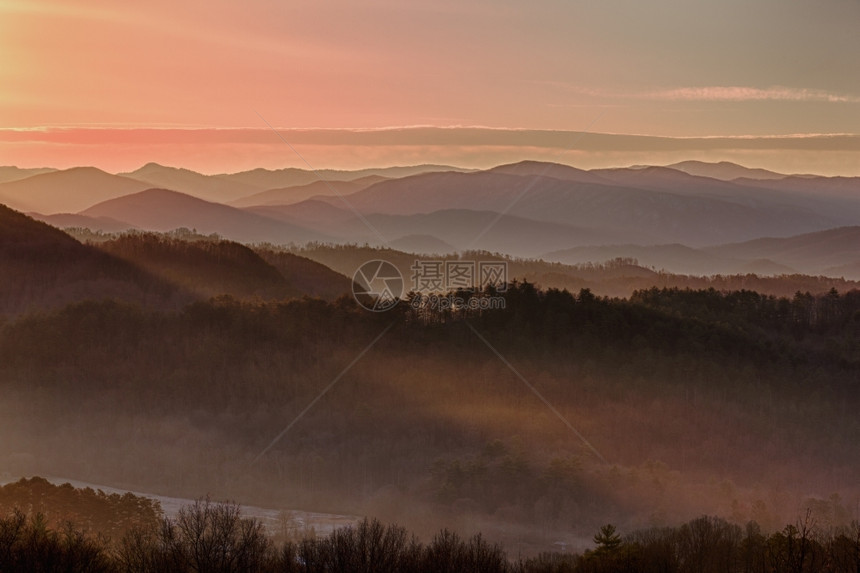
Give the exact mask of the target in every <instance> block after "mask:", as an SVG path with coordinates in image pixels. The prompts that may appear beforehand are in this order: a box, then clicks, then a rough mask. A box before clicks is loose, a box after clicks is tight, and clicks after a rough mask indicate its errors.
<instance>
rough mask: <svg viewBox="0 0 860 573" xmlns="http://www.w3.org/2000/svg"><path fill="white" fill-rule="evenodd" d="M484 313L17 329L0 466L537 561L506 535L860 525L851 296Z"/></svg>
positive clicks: (348, 310)
mask: <svg viewBox="0 0 860 573" xmlns="http://www.w3.org/2000/svg"><path fill="white" fill-rule="evenodd" d="M460 294H467V293H460ZM489 295H498V296H503V297H504V301H505V308H504V309H500V310H493V311H473V310H469V311H467V310H457V311H447V312H445V313H440V312H432V313H428V312H426V310H425V311H416V310H414V309H413V308H412V307H410V305H408V304H405V303H403V302H402V303H401V304H400V305H398V306H397V307H396V309H395V310H392V311H390V312H388V313H369V312H366V311H364V310H362V309H361V308H359V307H358V306H357V305H356V304H355V302H354V301H353V300H352V299H351V298H347V297H343V298H341V299H339V300H337V301H334V302H324V301H322V300H314V299H303V300H294V301H289V302H268V303H267V302H262V301H256V302H254V301H241V300H237V299H234V298H231V297H218V298H214V299H211V300H209V301H205V302H204V301H201V302H195V303H193V304H191V305H188V306H186V307H184V308H183V309H181V310H178V311H170V312H161V311H153V310H147V309H144V308H141V307H139V306H135V305H129V304H124V303H116V302H87V303H81V304H76V305H71V306H68V307H66V308H64V309H62V310H58V311H55V312H50V313H41V314H38V315H31V316H25V317H20V318H18V319H16V320H13V321H8V322H6V323H5V324H4V325H3V326H2V327H0V380H2V381H3V382H2V383H3V391H4V395H5V396H7V404H8V405H9V406H8V407H9V408H10V409H9V411H8V412H7V415H6V416H4V419H3V424H4V426H3V427H4V428H5V431H6V432H7V433H8V434H9V435H11V436H12V439H11V440H9V441H7V442H6V443H7V444H14V447H15V448H17V449H16V450H9V449H8V446H7V448H0V462H2V461H3V460H5V461H6V463H7V465H8V466H9V467H11V468H12V471H16V472H18V471H20V472H44V473H56V470H57V468H60V467H61V468H63V470H62V471H64V472H73V475H76V476H78V477H79V478H80V479H87V480H89V481H97V482H100V483H128V484H132V485H134V487H135V488H136V489H138V490H145V489H149V490H150V491H159V490H166V491H171V492H174V494H175V495H185V496H187V497H193V496H195V495H199V494H200V492H201V491H209V492H212V493H213V494H218V495H224V496H230V497H236V498H241V499H243V500H247V502H248V503H256V504H258V505H269V506H274V507H308V508H314V509H317V510H329V511H334V512H343V511H347V512H350V513H371V514H378V515H381V516H387V517H389V518H391V519H397V520H399V521H402V522H404V523H408V524H410V525H411V526H414V527H416V528H418V529H419V530H421V528H426V527H430V525H431V524H436V525H439V524H441V523H443V522H444V521H445V520H450V519H454V520H455V521H457V520H461V519H463V518H464V516H472V517H470V518H469V519H477V518H480V520H481V523H483V525H482V526H481V527H482V529H485V530H486V532H487V534H488V535H492V536H493V538H494V539H499V540H501V541H503V542H505V543H511V535H513V536H514V539H517V538H521V537H522V535H523V534H510V533H505V531H506V529H505V528H510V527H511V526H513V527H515V528H516V527H523V528H525V529H524V530H523V531H530V532H532V533H529V534H527V535H531V536H533V537H534V539H530V540H529V541H528V542H527V543H529V544H531V545H530V546H532V547H543V546H546V545H545V544H549V543H550V541H551V540H552V539H553V538H557V537H558V536H563V535H571V534H572V535H579V536H582V535H585V530H586V529H588V528H593V527H595V526H596V525H598V524H599V523H601V522H606V521H614V522H616V523H620V524H622V525H625V526H626V527H631V526H633V525H636V524H639V525H640V526H641V525H643V524H648V523H658V524H670V523H677V522H679V521H681V520H684V519H689V518H691V517H692V516H695V515H699V514H701V513H717V514H720V515H722V516H724V517H726V518H729V519H732V520H733V521H735V522H737V523H745V522H746V521H747V520H749V519H756V520H757V521H758V522H759V523H761V524H762V525H763V526H764V527H766V528H773V527H777V526H779V524H780V522H782V523H784V522H785V521H791V520H792V519H793V518H794V513H795V512H796V509H797V508H798V507H801V506H804V504H806V505H810V504H814V505H815V504H817V507H826V508H829V509H827V512H829V514H832V515H842V513H840V512H843V513H844V512H845V511H846V510H845V508H846V507H847V508H850V507H853V506H854V504H855V503H856V500H857V499H858V494H860V492H858V491H857V490H856V484H855V481H854V479H853V476H856V472H857V471H858V470H859V469H860V468H858V467H857V460H856V456H854V455H853V453H852V452H853V451H854V448H855V444H856V443H857V439H858V437H860V434H858V431H860V430H859V429H858V425H857V418H856V416H855V415H854V413H855V412H856V411H857V408H858V406H860V391H858V390H860V389H858V379H860V377H859V376H858V374H860V345H858V344H857V341H858V337H860V292H858V291H851V292H846V293H838V292H831V293H829V294H827V295H824V296H813V295H807V294H801V293H798V294H797V295H796V296H794V297H792V298H777V297H773V296H765V295H760V294H757V293H755V292H751V291H743V292H734V293H720V292H718V291H716V290H706V291H692V290H680V289H651V290H647V291H641V292H637V293H636V294H635V295H634V296H633V297H631V299H630V300H622V299H609V298H603V297H597V296H595V295H593V294H592V293H591V292H589V291H587V290H583V291H580V292H579V293H577V294H571V293H568V292H565V291H558V290H552V289H550V290H546V291H543V290H539V289H537V288H535V287H534V286H533V285H531V284H530V283H525V282H522V283H520V282H517V283H515V284H512V285H510V287H509V288H508V290H507V292H505V293H503V294H500V293H492V292H482V293H475V294H473V295H472V296H478V297H482V296H489ZM387 328H390V329H389V330H388V331H386V329H387ZM472 329H474V330H475V331H477V332H478V333H480V334H481V337H482V338H483V340H482V338H479V337H477V336H476V335H475V332H473V330H472ZM383 332H385V334H384V335H383V336H382V338H380V339H379V341H378V343H376V344H371V342H372V341H373V340H374V339H376V338H377V337H379V336H380V334H381V333H383ZM484 341H486V342H487V343H488V344H489V345H491V346H492V349H490V348H489V347H488V346H487V344H485V343H484ZM368 345H370V346H368ZM365 349H368V350H367V353H366V355H364V356H363V358H362V359H361V360H360V361H358V362H356V363H355V365H354V366H353V367H352V368H350V369H347V370H348V371H346V373H345V374H344V375H343V377H342V379H341V380H340V382H339V383H338V385H337V386H336V387H334V388H333V389H332V390H331V392H329V393H328V394H326V396H325V397H324V398H323V399H322V400H321V401H320V402H319V403H318V404H316V406H315V407H314V408H312V409H311V410H309V411H308V413H307V415H305V416H304V417H302V418H301V420H299V421H298V423H297V424H296V425H295V427H294V428H293V429H292V430H291V431H290V433H288V434H287V435H286V436H285V437H284V438H283V439H282V440H280V441H278V442H277V443H276V444H274V445H273V447H272V448H271V449H270V450H268V451H267V452H266V454H265V455H264V456H262V458H261V459H260V460H259V461H258V462H256V463H255V462H254V460H255V458H256V457H257V456H258V455H260V453H261V452H263V451H264V449H265V448H266V447H267V445H269V444H270V442H271V440H272V439H273V437H274V436H276V435H278V434H279V433H280V432H281V430H283V429H284V426H285V424H286V423H287V422H288V421H290V420H291V419H293V418H294V417H295V416H296V415H297V414H298V413H299V412H301V411H302V410H303V409H305V407H306V406H307V405H308V403H309V402H311V400H313V399H314V397H315V396H317V395H318V394H319V392H320V390H321V389H322V388H323V387H324V386H326V385H327V384H328V383H329V382H330V381H332V380H334V379H335V378H336V377H337V376H338V375H339V374H340V373H341V372H342V371H344V368H345V367H346V366H347V365H348V364H350V363H351V362H353V361H354V360H355V357H356V356H358V355H359V354H361V353H362V352H363V351H364V350H365ZM495 352H498V353H499V354H500V355H502V356H503V357H504V359H505V360H506V361H507V362H508V364H510V365H512V366H513V367H514V368H515V369H516V371H517V373H518V374H514V373H513V372H512V371H511V370H510V369H508V368H507V367H506V366H505V364H504V363H503V362H502V361H500V360H499V359H498V356H497V355H496V354H495ZM518 375H520V376H522V377H523V378H524V379H526V380H528V381H530V383H532V384H534V385H535V387H536V388H537V389H538V390H539V391H540V392H541V394H542V395H543V396H545V397H546V398H547V399H548V400H549V401H550V402H551V403H552V405H553V406H554V407H555V408H556V409H558V411H559V412H560V413H561V414H562V415H564V416H565V417H566V419H568V420H571V421H573V423H574V424H575V425H576V426H577V429H578V430H579V431H580V432H582V433H583V434H584V435H585V436H587V438H588V440H589V441H590V442H591V443H592V444H593V445H594V447H595V448H596V449H597V450H598V451H599V452H600V453H601V455H602V456H603V457H604V458H605V459H606V460H607V461H608V464H604V463H602V462H601V461H600V460H599V459H597V458H596V457H595V456H594V455H592V454H591V453H590V452H589V450H588V448H586V447H585V446H584V445H583V443H582V442H581V440H579V439H578V438H577V437H576V436H574V435H573V434H571V433H570V432H569V431H568V430H567V428H566V427H565V426H564V425H563V424H562V423H561V422H560V421H559V420H558V419H557V418H555V417H554V416H553V415H552V413H551V412H550V411H549V410H548V409H547V407H546V406H545V405H544V404H543V403H542V402H540V401H539V400H538V399H537V398H536V397H535V396H534V395H532V394H531V393H530V392H529V390H528V388H527V387H526V386H525V385H524V384H523V383H522V381H521V380H520V379H519V378H518V377H517V376H518ZM47 420H50V423H46V421H47ZM59 428H63V429H64V430H63V431H58V429H59ZM16 436H17V437H16ZM24 452H25V453H26V454H27V455H23V453H24ZM52 470H53V471H52ZM669 492H671V493H669ZM833 494H836V495H837V498H838V499H841V500H843V501H832V500H831V498H832V495H833ZM839 496H841V497H839ZM416 515H420V516H421V517H420V518H416V517H414V516H416ZM432 515H436V516H437V517H436V518H429V517H428V516H432ZM846 515H850V513H848V514H846ZM446 516H447V517H446ZM458 516H459V517H458ZM410 520H412V521H410ZM416 520H417V521H420V522H421V523H417V522H416ZM840 523H841V522H840ZM464 527H465V529H466V530H467V531H468V530H469V527H468V526H466V525H464ZM515 530H516V529H514V530H513V531H515ZM535 532H543V533H535ZM565 532H566V533H565Z"/></svg>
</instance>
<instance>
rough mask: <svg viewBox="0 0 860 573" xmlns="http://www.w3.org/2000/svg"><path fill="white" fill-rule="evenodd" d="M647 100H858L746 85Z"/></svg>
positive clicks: (687, 90) (651, 95)
mask: <svg viewBox="0 0 860 573" xmlns="http://www.w3.org/2000/svg"><path fill="white" fill-rule="evenodd" d="M645 97H647V98H650V99H661V100H672V101H796V102H827V103H860V97H857V96H853V95H846V94H837V93H831V92H827V91H823V90H813V89H806V88H786V87H769V88H765V89H762V88H753V87H746V86H708V87H682V88H676V89H671V90H662V91H655V92H650V93H647V94H645Z"/></svg>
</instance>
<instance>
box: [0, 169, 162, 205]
mask: <svg viewBox="0 0 860 573" xmlns="http://www.w3.org/2000/svg"><path fill="white" fill-rule="evenodd" d="M149 187H152V185H151V184H147V183H144V182H141V181H137V180H134V179H129V178H127V177H121V176H119V175H111V174H110V173H105V172H104V171H102V170H100V169H96V168H95V167H74V168H72V169H64V170H62V171H51V172H47V173H40V174H37V175H33V176H31V177H27V178H25V179H19V180H17V181H9V182H7V183H2V184H0V203H4V204H6V205H7V206H9V207H11V208H13V209H16V210H18V211H25V212H27V211H33V212H37V213H41V214H43V215H53V214H56V213H78V212H80V211H83V210H84V209H86V208H88V207H91V206H93V205H95V204H96V203H101V202H102V201H106V200H108V199H115V198H117V197H122V196H124V195H128V194H130V193H136V192H138V191H143V190H144V189H147V188H149Z"/></svg>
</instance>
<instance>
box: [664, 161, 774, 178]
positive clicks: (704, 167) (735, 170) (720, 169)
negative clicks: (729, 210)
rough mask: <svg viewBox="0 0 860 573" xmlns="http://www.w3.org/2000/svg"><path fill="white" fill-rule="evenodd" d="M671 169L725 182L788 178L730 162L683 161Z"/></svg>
mask: <svg viewBox="0 0 860 573" xmlns="http://www.w3.org/2000/svg"><path fill="white" fill-rule="evenodd" d="M667 167H670V168H671V169H676V170H678V171H683V172H684V173H688V174H689V175H698V176H700V177H711V178H713V179H722V180H723V181H733V180H735V179H741V178H746V179H761V180H766V179H784V178H785V177H787V176H786V175H783V174H782V173H776V172H774V171H768V170H767V169H751V168H749V167H744V166H743V165H738V164H737V163H732V162H730V161H720V162H719V163H708V162H705V161H681V162H679V163H673V164H672V165H667Z"/></svg>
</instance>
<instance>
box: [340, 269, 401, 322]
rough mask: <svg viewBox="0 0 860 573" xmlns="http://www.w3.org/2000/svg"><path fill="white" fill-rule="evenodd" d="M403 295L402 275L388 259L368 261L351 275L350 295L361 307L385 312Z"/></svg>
mask: <svg viewBox="0 0 860 573" xmlns="http://www.w3.org/2000/svg"><path fill="white" fill-rule="evenodd" d="M401 295H403V275H401V274H400V271H399V270H397V267H395V266H394V265H392V264H391V263H389V262H388V261H383V260H375V261H368V262H366V263H364V264H363V265H361V266H360V267H359V268H358V270H357V271H355V275H353V277H352V296H354V297H355V300H356V302H358V304H360V305H361V306H362V307H363V308H365V309H367V310H369V311H372V312H385V311H386V310H390V309H392V308H394V306H395V305H396V304H397V303H398V302H399V301H400V297H401Z"/></svg>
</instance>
